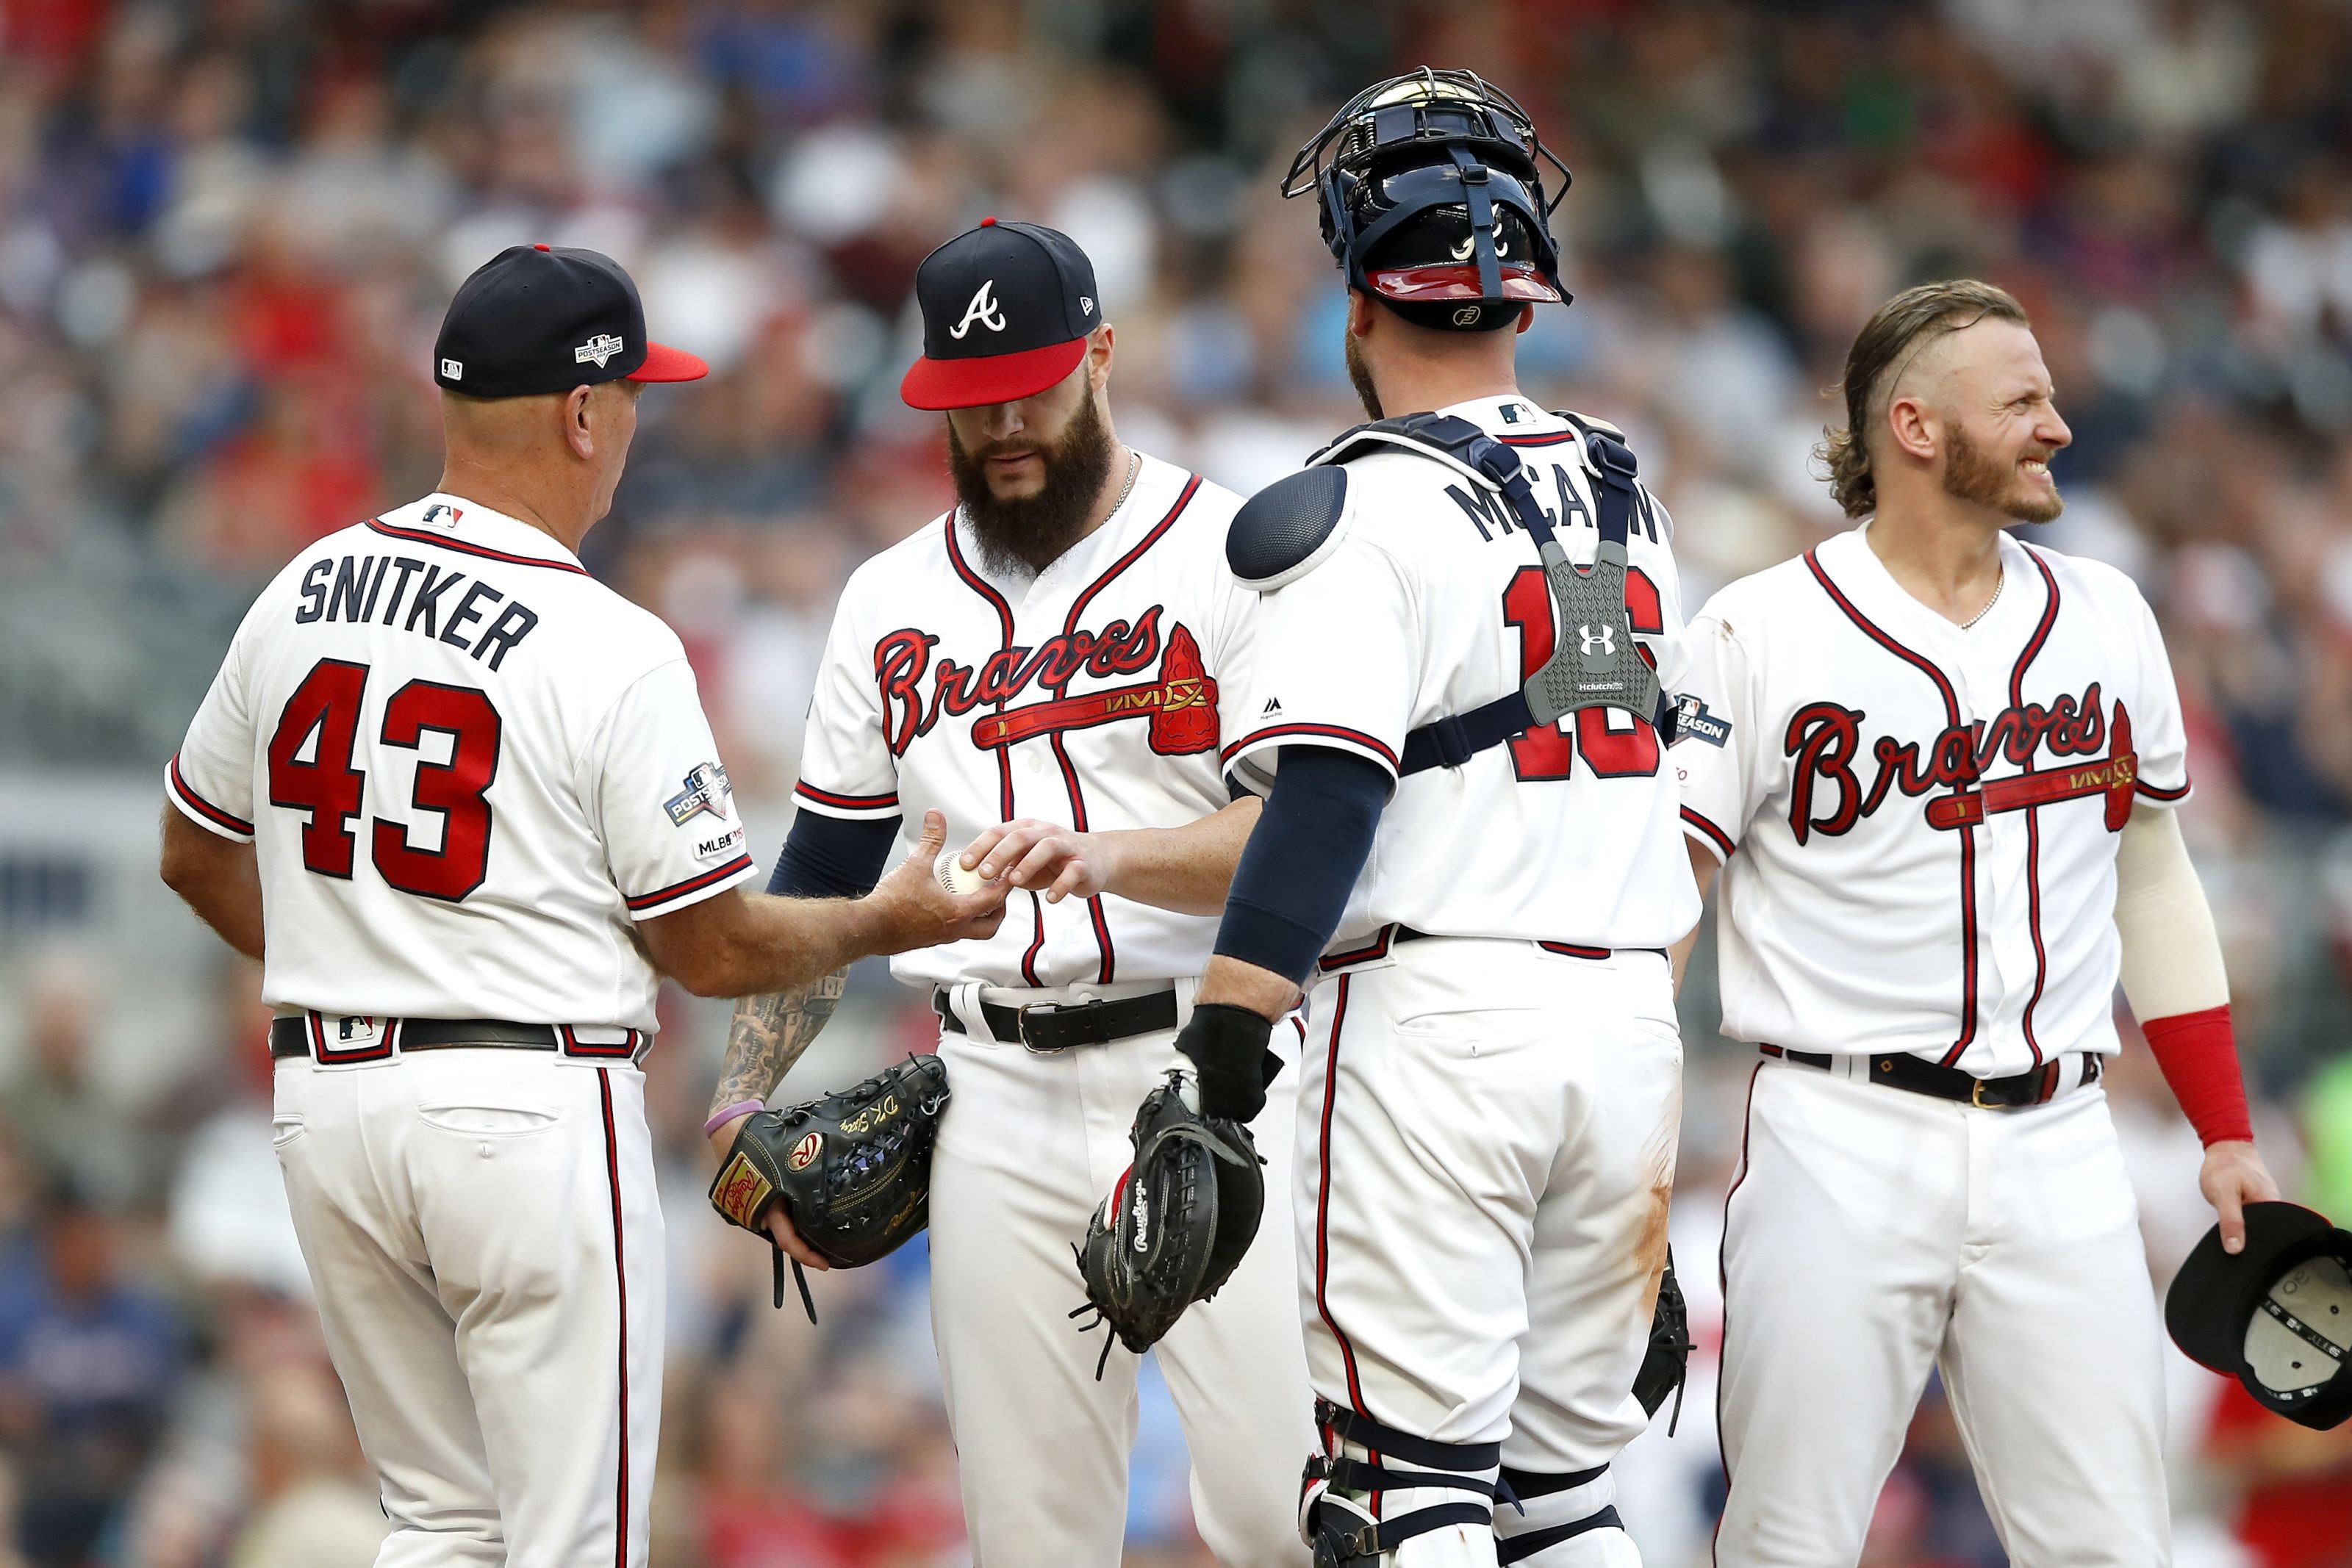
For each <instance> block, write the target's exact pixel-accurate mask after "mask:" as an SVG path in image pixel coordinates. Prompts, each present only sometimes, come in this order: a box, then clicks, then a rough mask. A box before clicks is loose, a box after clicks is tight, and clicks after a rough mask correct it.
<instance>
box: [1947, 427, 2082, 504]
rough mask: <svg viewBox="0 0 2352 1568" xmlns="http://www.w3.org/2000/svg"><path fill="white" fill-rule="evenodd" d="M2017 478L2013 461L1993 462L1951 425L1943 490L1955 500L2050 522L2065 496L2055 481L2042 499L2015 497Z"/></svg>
mask: <svg viewBox="0 0 2352 1568" xmlns="http://www.w3.org/2000/svg"><path fill="white" fill-rule="evenodd" d="M2017 482H2018V481H2017V470H2016V468H2015V467H2014V466H2013V465H2004V464H2000V463H1996V462H1994V461H1993V460H1992V459H1991V458H1990V457H1988V456H1986V455H1985V451H1984V448H1983V447H1981V446H1979V445H1978V444H1976V443H1975V442H1973V441H1970V440H1969V438H1968V434H1967V433H1966V432H1964V431H1962V430H1961V429H1960V428H1959V427H1958V425H1955V426H1953V427H1952V455H1951V457H1950V459H1949V460H1948V461H1947V462H1946V463H1945V465H1944V494H1946V495H1947V496H1949V497H1952V498H1953V499H1954V500H1956V501H1968V502H1971V503H1973V504H1974V505H1976V506H1979V507H1990V508H1991V509H1992V510H1994V511H1996V512H1999V513H2000V515H2001V516H2002V517H2009V518H2011V519H2012V520H2014V521H2016V522H2021V523H2046V522H2050V521H2052V520H2053V519H2054V518H2055V517H2057V516H2058V514H2059V513H2061V512H2063V511H2064V510H2065V509H2066V500H2065V497H2063V496H2061V495H2059V494H2058V491H2057V486H2055V485H2053V486H2051V492H2050V498H2049V499H2048V500H2047V501H2044V500H2043V499H2042V497H2039V496H2034V497H2031V498H2030V499H2028V498H2021V497H2018V495H2017V494H2016V486H2017Z"/></svg>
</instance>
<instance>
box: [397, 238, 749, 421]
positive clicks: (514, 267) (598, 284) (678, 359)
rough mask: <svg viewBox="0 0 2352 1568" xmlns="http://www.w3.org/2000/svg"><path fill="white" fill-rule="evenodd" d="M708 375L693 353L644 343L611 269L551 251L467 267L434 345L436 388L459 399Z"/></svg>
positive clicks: (563, 250) (517, 252)
mask: <svg viewBox="0 0 2352 1568" xmlns="http://www.w3.org/2000/svg"><path fill="white" fill-rule="evenodd" d="M709 373H710V367H709V365H707V364H704V363H703V362H702V361H701V360H699V359H698V358H697V357H696V356H694V355H692V354H689V353H688V352H687V351H686V350H683V349H673V348H671V347H670V346H669V345H668V344H667V343H656V342H654V341H653V340H650V339H648V338H647V337H646V308H645V306H644V304H643V303H642V302H640V301H639V299H638V298H637V286H636V284H635V283H634V282H633V281H631V280H630V277H629V275H628V274H627V273H626V272H624V271H623V270H621V264H620V263H619V262H616V261H614V259H613V258H612V257H611V256H603V255H599V254H598V253H597V252H595V251H593V250H572V249H570V248H567V247H562V246H545V245H518V246H508V247H507V248H506V249H505V250H502V251H500V252H499V254H498V255H496V256H492V257H491V258H490V259H489V260H488V261H486V262H484V263H483V264H482V265H481V266H480V267H478V268H476V269H475V271H474V274H473V276H472V277H468V278H467V279H466V281H465V282H463V283H461V284H459V285H458V286H457V297H456V298H453V299H451V300H450V301H449V313H448V315H446V317H444V318H443V319H442V321H441V335H440V337H439V338H437V339H436V340H434V344H433V380H434V382H435V383H436V385H438V386H440V387H442V388H443V389H444V390H446V391H448V392H463V393H464V394H466V395H467V397H485V398H490V397H533V396H538V395H540V394H542V393H546V392H570V391H571V390H572V388H573V387H577V386H593V385H594V384H595V383H596V382H617V381H632V382H691V381H699V380H700V379H701V378H702V377H704V376H707V375H709Z"/></svg>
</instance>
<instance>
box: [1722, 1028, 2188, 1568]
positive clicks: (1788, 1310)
mask: <svg viewBox="0 0 2352 1568" xmlns="http://www.w3.org/2000/svg"><path fill="white" fill-rule="evenodd" d="M1723 1268H1724V1291H1725V1306H1724V1349H1723V1384H1722V1396H1721V1406H1720V1411H1719V1415H1720V1424H1721V1429H1722V1436H1723V1454H1724V1467H1725V1470H1726V1472H1727V1474H1728V1475H1729V1477H1730V1479H1731V1494H1730V1500H1729V1501H1728V1503H1727V1506H1726V1509H1725V1511H1724V1516H1723V1523H1722V1526H1721V1528H1720V1530H1719V1531H1717V1536H1716V1561H1717V1563H1720V1564H1723V1565H1725V1568H1765V1565H1767V1564H1770V1565H1775V1568H1779V1565H1783V1564H1785V1565H1787V1568H1835V1565H1837V1564H1841V1563H1853V1562H1855V1561H1856V1560H1857V1559H1858V1558H1859V1557H1860V1556H1861V1554H1862V1548H1863V1541H1864V1535H1865V1534H1866V1532H1867V1531H1868V1530H1869V1526H1870V1518H1871V1512H1872V1511H1873V1509H1874V1507H1875V1506H1876V1503H1877V1500H1878V1492H1879V1488H1880V1487H1881V1486H1882V1485H1883V1484H1884V1483H1885V1479H1886V1476H1887V1472H1888V1471H1889V1470H1891V1469H1893V1468H1894V1465H1895V1458H1896V1457H1897V1456H1898V1455H1899V1454H1900V1452H1901V1451H1902V1447H1903V1435H1904V1431H1905V1429H1906V1427H1907V1426H1908V1425H1909V1422H1910V1419H1911V1413H1912V1410H1913V1408H1914V1407H1915V1406H1916V1405H1917V1404H1918V1402H1919V1396H1920V1394H1921V1393H1922V1391H1924V1390H1925V1389H1926V1387H1927V1373H1928V1369H1929V1368H1930V1367H1936V1366H1940V1367H1941V1368H1942V1369H1943V1375H1944V1386H1945V1389H1946V1390H1947V1392H1948V1394H1949V1395H1950V1396H1951V1402H1952V1414H1953V1416H1954V1417H1955V1418H1956V1419H1957V1420H1958V1424H1959V1429H1960V1435H1961V1437H1962V1438H1963V1439H1964V1440H1965V1441H1966V1443H1967V1446H1968V1451H1969V1460H1970V1462H1971V1463H1972V1464H1973V1466H1974V1468H1975V1469H1976V1475H1977V1484H1978V1486H1979V1489H1980V1490H1982V1492H1983V1494H1984V1500H1985V1505H1986V1507H1987V1509H1988V1510H1989V1511H1990V1513H1991V1515H1992V1521H1993V1524H1994V1527H1995V1528H1996V1529H1997V1530H1998V1531H2000V1540H2001V1544H2002V1545H2003V1547H2004V1548H2005V1549H2006V1550H2007V1552H2008V1553H2009V1556H2010V1559H2011V1561H2012V1562H2014V1563H2019V1564H2021V1568H2051V1565H2055V1564H2061V1563H2063V1564H2067V1565H2069V1568H2087V1565H2090V1564H2114V1565H2115V1568H2124V1565H2126V1564H2129V1565H2131V1568H2150V1565H2151V1564H2161V1563H2166V1562H2167V1561H2168V1560H2169V1558H2170V1555H2171V1542H2170V1527H2169V1524H2168V1513H2167V1504H2166V1498H2165V1479H2164V1456H2163V1450H2162V1434H2163V1427H2164V1418H2163V1415H2164V1413H2163V1397H2164V1396H2163V1376H2162V1366H2161V1362H2160V1359H2159V1346H2158V1338H2157V1334H2158V1328H2157V1312H2156V1298H2155V1292H2154V1291H2153V1289H2152V1288H2151V1286H2150V1284H2149V1281H2148V1274H2147V1260H2146V1257H2145V1254H2144V1253H2143V1251H2142V1249H2141V1245H2140V1236H2139V1227H2138V1211H2137V1205H2136V1203H2135V1202H2134V1200H2133V1197H2132V1190H2131V1185H2130V1183H2129V1182H2128V1180H2127V1179H2126V1176H2125V1172H2124V1162H2123V1155H2122V1153H2121V1151H2120V1150H2119V1149H2118V1147H2117V1146H2116V1134H2115V1127H2114V1124H2112V1123H2111V1122H2110V1121H2109V1120H2108V1116H2107V1101H2106V1095H2105V1092H2103V1091H2101V1090H2100V1089H2099V1088H2098V1087H2097V1086H2096V1085H2093V1086H2092V1087H2090V1088H2087V1089H2077V1090H2075V1091H2074V1092H2071V1093H2066V1094H2062V1095H2061V1096H2060V1097H2058V1098H2057V1099H2054V1100H2052V1101H2050V1102H2048V1103H2044V1104H2041V1105H2036V1106H2030V1107H2027V1108H2024V1109H2021V1110H2015V1111H1991V1110H1978V1109H1976V1108H1974V1107H1971V1106H1967V1105H1961V1104H1958V1103H1954V1102H1951V1101H1948V1100H1937V1099H1934V1098H1931V1097H1929V1096H1927V1095H1924V1094H1915V1093H1910V1092H1905V1091H1903V1090H1899V1089H1893V1088H1889V1087H1886V1086H1884V1085H1879V1084H1873V1083H1870V1082H1849V1081H1848V1080H1847V1079H1846V1078H1845V1077H1843V1076H1842V1075H1839V1074H1833V1073H1832V1072H1828V1071H1821V1070H1819V1069H1816V1068H1811V1067H1806V1066H1801V1065H1798V1064H1795V1063H1791V1062H1785V1061H1767V1062H1765V1063H1764V1064H1763V1065H1762V1066H1761V1067H1759V1069H1758V1071H1757V1072H1756V1074H1755V1076H1754V1078H1753V1080H1752V1082H1751V1083H1750V1086H1749V1091H1748V1125H1747V1133H1746V1138H1745V1144H1744V1152H1743V1155H1742V1157H1741V1161H1740V1170H1739V1175H1738V1177H1737V1178H1736V1179H1735V1180H1734V1182H1733V1183H1732V1187H1731V1196H1730V1198H1729V1201H1728V1207H1727V1212H1726V1215H1725V1230H1724V1242H1723Z"/></svg>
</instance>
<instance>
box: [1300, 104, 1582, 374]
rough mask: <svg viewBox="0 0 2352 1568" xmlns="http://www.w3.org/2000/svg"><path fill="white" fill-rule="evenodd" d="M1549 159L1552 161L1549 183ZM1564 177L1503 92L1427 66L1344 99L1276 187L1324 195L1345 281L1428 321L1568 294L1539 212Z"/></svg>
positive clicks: (1508, 319) (1494, 320)
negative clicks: (1554, 182)
mask: <svg viewBox="0 0 2352 1568" xmlns="http://www.w3.org/2000/svg"><path fill="white" fill-rule="evenodd" d="M1546 163H1549V165H1550V166H1551V167H1552V168H1553V169H1555V170H1557V171H1558V172H1559V189H1558V190H1557V191H1555V192H1553V193H1551V194H1549V196H1547V195H1546V193H1545V191H1544V176H1543V165H1544V164H1546ZM1568 183H1569V172H1568V168H1567V166H1566V165H1565V164H1563V163H1561V162H1560V161H1559V159H1558V158H1556V157H1554V156H1553V155H1552V153H1551V151H1550V150H1549V148H1547V147H1545V146H1544V144H1543V142H1542V141H1540V140H1539V139H1538V137H1537V135H1536V129H1535V122H1534V121H1533V120H1530V119H1528V112H1527V110H1523V109H1521V108H1520V107H1519V106H1518V104H1517V101H1516V100H1514V99H1512V97H1511V96H1510V95H1509V94H1508V93H1507V92H1505V91H1503V90H1502V89H1500V88H1496V87H1493V86H1490V85H1489V84H1487V83H1486V82H1484V81H1481V80H1480V79H1479V78H1477V77H1476V76H1475V75H1474V74H1472V73H1471V72H1469V71H1459V70H1433V69H1431V68H1429V67H1427V66H1423V68H1421V69H1419V70H1417V71H1414V72H1413V73H1412V74H1411V75H1409V76H1401V77H1391V78H1389V79H1388V80H1386V81H1383V82H1378V83H1375V84H1374V85H1372V86H1371V87H1369V88H1366V89H1364V90H1363V91H1361V92H1360V93H1358V94H1357V95H1356V96H1355V97H1354V98H1351V99H1349V100H1348V102H1347V103H1346V105H1345V106H1344V107H1342V108H1341V109H1340V110H1339V113H1337V114H1335V115H1333V116H1332V117H1331V120H1330V122H1329V123H1328V124H1327V125H1325V126H1324V127H1323V129H1322V130H1321V131H1318V133H1317V134H1316V136H1315V139H1314V140H1313V141H1309V142H1307V145H1306V146H1304V147H1302V148H1300V149H1299V150H1298V155H1297V157H1296V158H1294V159H1292V160H1291V163H1290V172H1288V173H1287V174H1286V175H1284V176H1283V181H1282V193H1283V194H1284V195H1285V196H1300V195H1304V194H1306V193H1307V191H1308V190H1310V189H1312V190H1314V191H1315V192H1316V193H1318V196H1319V197H1320V199H1321V204H1322V219H1323V243H1324V244H1325V245H1327V246H1330V247H1331V254H1332V255H1333V256H1336V257H1338V258H1339V265H1340V267H1343V268H1344V269H1345V270H1346V272H1347V274H1348V285H1349V287H1351V288H1360V289H1362V290H1363V291H1364V292H1365V293H1367V294H1370V295H1372V296H1374V297H1375V298H1379V299H1381V300H1382V301H1383V302H1385V303H1386V304H1388V305H1389V306H1390V307H1391V308H1393V309H1395V310H1396V311H1397V312H1398V313H1399V314H1400V315H1402V316H1403V317H1404V318H1405V319H1408V320H1411V321H1414V322H1418V323H1419V324H1421V325H1423V326H1425V327H1438V328H1447V329H1455V330H1461V331H1486V330H1490V329H1494V328H1497V327H1503V326H1507V325H1509V324H1510V323H1512V322H1514V321H1516V320H1517V319H1518V315H1519V307H1520V306H1522V305H1525V304H1529V303H1538V304H1565V303H1567V301H1568V298H1569V297H1568V294H1567V291H1566V290H1564V289H1563V288H1562V287H1560V282H1559V249H1558V247H1557V246H1554V244H1553V243H1552V237H1551V232H1550V229H1549V226H1548V225H1547V220H1548V219H1549V217H1550V215H1551V210H1552V209H1553V208H1554V207H1556V206H1558V205H1559V200H1560V197H1561V196H1562V195H1565V194H1566V193H1567V191H1568Z"/></svg>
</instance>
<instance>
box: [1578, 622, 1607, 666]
mask: <svg viewBox="0 0 2352 1568" xmlns="http://www.w3.org/2000/svg"><path fill="white" fill-rule="evenodd" d="M1576 636H1577V641H1578V642H1580V643H1583V644H1584V656H1585V657H1586V658H1588V659H1613V658H1615V657H1616V656H1617V628H1616V627H1614V626H1608V625H1604V626H1602V627H1601V629H1600V630H1599V631H1597V632H1596V631H1594V630H1593V629H1592V628H1591V627H1590V626H1579V627H1578V628H1577V629H1576Z"/></svg>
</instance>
